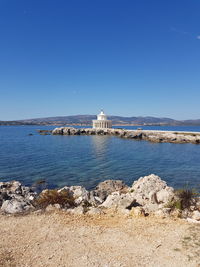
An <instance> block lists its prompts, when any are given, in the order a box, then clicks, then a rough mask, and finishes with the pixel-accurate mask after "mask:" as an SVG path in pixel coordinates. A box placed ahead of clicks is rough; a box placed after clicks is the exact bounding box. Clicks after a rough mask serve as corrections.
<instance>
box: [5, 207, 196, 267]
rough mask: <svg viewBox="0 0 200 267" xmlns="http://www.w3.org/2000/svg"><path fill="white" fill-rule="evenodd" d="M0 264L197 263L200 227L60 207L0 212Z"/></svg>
mask: <svg viewBox="0 0 200 267" xmlns="http://www.w3.org/2000/svg"><path fill="white" fill-rule="evenodd" d="M0 266H4V267H8V266H12V267H14V266H19V267H23V266H27V267H33V266H34V267H40V266H41V267H45V266H54V267H56V266H59V267H62V266H63V267H64V266H70V267H71V266H76V267H79V266H80V267H81V266H105V267H108V266H109V267H111V266H112V267H115V266H116V267H117V266H131V267H132V266H154V267H156V266H159V267H160V266H162V267H163V266H170V267H172V266H176V267H177V266H181V267H183V266H200V225H191V224H188V223H186V222H183V221H181V220H172V219H170V220H169V219H157V218H149V217H146V218H127V217H123V216H118V215H111V214H110V215H102V216H93V217H89V216H72V215H67V214H66V213H64V212H61V211H59V212H58V211H57V212H50V213H43V214H33V213H32V214H29V215H24V216H5V215H0Z"/></svg>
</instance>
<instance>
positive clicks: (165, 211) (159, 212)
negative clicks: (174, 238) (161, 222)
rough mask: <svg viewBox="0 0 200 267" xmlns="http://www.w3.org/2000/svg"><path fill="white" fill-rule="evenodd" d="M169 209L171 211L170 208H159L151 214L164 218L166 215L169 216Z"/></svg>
mask: <svg viewBox="0 0 200 267" xmlns="http://www.w3.org/2000/svg"><path fill="white" fill-rule="evenodd" d="M170 211H171V209H170V208H163V209H160V210H156V211H155V212H154V213H153V214H154V215H155V216H156V217H161V218H166V217H169V216H170Z"/></svg>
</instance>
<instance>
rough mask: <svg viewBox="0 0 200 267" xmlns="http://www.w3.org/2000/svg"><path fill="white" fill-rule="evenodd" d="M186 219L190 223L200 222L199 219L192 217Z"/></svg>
mask: <svg viewBox="0 0 200 267" xmlns="http://www.w3.org/2000/svg"><path fill="white" fill-rule="evenodd" d="M186 221H187V222H189V223H199V224H200V221H197V220H195V219H191V218H187V219H186Z"/></svg>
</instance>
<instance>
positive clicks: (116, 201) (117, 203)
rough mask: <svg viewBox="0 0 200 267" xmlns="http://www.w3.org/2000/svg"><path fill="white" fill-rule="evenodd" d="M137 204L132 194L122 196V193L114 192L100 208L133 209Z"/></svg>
mask: <svg viewBox="0 0 200 267" xmlns="http://www.w3.org/2000/svg"><path fill="white" fill-rule="evenodd" d="M135 203H136V201H135V199H134V196H133V195H132V194H131V193H126V194H120V192H114V193H112V194H110V195H109V196H108V197H107V198H106V200H105V201H104V202H103V203H102V204H101V205H100V207H104V208H116V209H131V207H132V206H134V204H135Z"/></svg>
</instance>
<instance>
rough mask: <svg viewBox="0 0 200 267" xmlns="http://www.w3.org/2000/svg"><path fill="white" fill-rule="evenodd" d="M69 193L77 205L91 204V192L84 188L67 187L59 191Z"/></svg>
mask: <svg viewBox="0 0 200 267" xmlns="http://www.w3.org/2000/svg"><path fill="white" fill-rule="evenodd" d="M63 190H65V191H67V192H68V193H69V194H70V195H71V196H72V197H73V198H74V202H75V204H76V205H80V204H85V203H89V192H88V191H87V190H86V189H85V188H84V187H83V186H70V187H68V186H65V187H63V188H61V189H59V190H58V192H61V191H63Z"/></svg>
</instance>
